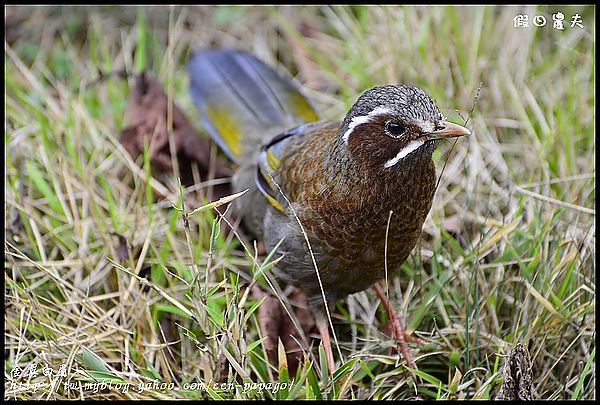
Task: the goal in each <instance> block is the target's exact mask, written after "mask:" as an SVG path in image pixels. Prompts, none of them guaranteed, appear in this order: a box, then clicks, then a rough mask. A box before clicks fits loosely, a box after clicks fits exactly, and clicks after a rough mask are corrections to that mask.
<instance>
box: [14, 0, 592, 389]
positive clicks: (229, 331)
mask: <svg viewBox="0 0 600 405" xmlns="http://www.w3.org/2000/svg"><path fill="white" fill-rule="evenodd" d="M558 12H561V13H562V14H563V15H564V29H563V30H559V29H556V28H554V26H553V21H554V20H553V15H555V17H556V15H557V13H558ZM5 15H6V16H5V23H6V30H5V40H6V42H5V95H6V100H5V114H6V116H5V148H6V153H5V158H6V163H5V198H6V202H5V276H4V283H5V287H4V294H5V296H4V304H5V307H6V309H5V317H4V321H5V329H4V330H5V338H4V344H5V349H4V357H5V362H4V364H5V383H4V384H5V398H7V399H9V398H10V399H42V398H44V399H46V398H51V399H65V398H82V399H101V398H102V399H122V398H123V399H124V398H135V399H168V398H364V399H427V398H439V399H475V398H492V397H494V396H495V394H496V393H497V391H498V389H499V387H500V384H501V382H502V380H503V376H502V369H503V366H504V359H505V357H506V355H508V353H509V352H510V351H511V349H513V348H514V347H515V346H516V345H517V344H519V343H520V344H521V345H522V346H523V348H524V349H526V351H527V353H528V355H529V356H530V362H531V367H532V370H531V371H532V396H533V398H536V399H571V398H573V399H595V263H594V258H595V225H594V220H595V159H594V154H595V128H594V118H595V112H594V111H595V108H594V107H595V94H594V89H595V9H594V7H593V6H588V7H585V6H552V7H535V6H527V7H491V6H490V7H446V6H433V7H398V6H388V7H375V6H354V7H327V6H319V7H250V6H239V7H238V6H235V7H234V6H231V7H213V6H211V7H74V6H69V7H7V8H6V9H5ZM518 15H528V19H529V21H530V26H529V27H518V28H517V27H515V26H514V21H513V19H514V18H515V17H516V16H518ZM536 15H543V16H545V18H546V19H547V21H548V23H547V24H546V25H545V26H540V27H538V26H535V25H533V19H534V16H536ZM576 15H578V16H579V17H581V19H580V20H581V26H579V25H577V24H572V22H573V21H574V18H575V16H576ZM536 21H537V22H538V23H539V20H536ZM571 25H573V26H571ZM208 46H229V47H234V48H237V49H243V50H247V51H250V52H252V53H254V54H256V55H257V56H258V57H259V58H261V59H262V60H264V61H266V62H267V63H269V64H271V65H273V66H275V67H276V68H277V69H278V70H279V71H281V72H286V73H289V74H291V75H293V76H294V77H295V79H296V81H297V82H298V83H300V84H301V85H302V86H303V88H304V89H305V93H306V95H307V96H309V97H310V98H311V99H312V100H313V102H314V104H315V106H316V107H317V109H318V111H319V113H320V115H321V117H323V118H326V119H341V118H342V117H343V115H344V114H345V112H346V111H347V109H348V108H349V106H350V105H351V104H352V103H353V102H354V100H355V99H356V97H357V96H358V95H359V94H360V93H361V92H362V91H364V90H366V89H368V88H370V87H372V86H374V85H378V84H386V83H407V84H415V85H418V86H420V87H422V88H423V89H425V90H426V91H427V93H429V94H430V95H431V96H432V97H433V98H434V99H435V100H437V102H438V105H439V107H440V109H441V110H442V111H443V112H444V114H446V115H447V116H448V118H449V119H450V120H453V121H455V122H457V123H461V124H464V122H465V121H466V120H468V122H467V124H466V125H467V126H468V127H469V128H470V129H471V131H472V132H473V135H472V136H470V137H469V138H468V139H460V140H458V141H457V142H454V141H452V142H449V143H446V144H445V145H443V146H442V148H441V149H440V150H439V151H438V152H436V154H435V155H434V158H435V161H436V166H437V168H438V176H439V177H440V183H439V187H438V191H437V194H436V197H435V200H434V203H433V207H432V210H431V213H430V215H429V217H428V219H427V221H426V223H425V226H424V229H423V234H422V237H421V239H420V241H419V243H418V244H417V247H416V248H415V249H414V250H413V252H412V254H411V256H410V258H409V260H408V261H407V262H406V263H405V264H404V265H403V266H402V269H401V271H400V275H399V277H396V278H393V279H390V280H388V290H389V295H390V298H391V300H392V302H393V303H394V304H395V306H396V308H397V309H398V310H399V311H400V313H401V315H402V318H403V321H404V324H405V326H406V327H407V329H409V330H410V331H412V333H413V334H415V335H416V336H419V337H420V338H422V339H424V340H425V341H426V342H427V344H426V345H425V346H414V345H411V351H412V353H413V356H414V357H415V360H416V364H417V368H418V370H407V369H406V368H405V367H404V366H403V365H402V361H401V356H399V354H398V352H397V351H396V350H395V349H394V347H395V344H394V342H393V341H392V340H391V338H390V337H389V335H388V334H386V330H385V328H384V324H385V322H386V315H385V313H384V312H383V311H382V310H381V308H379V307H378V301H377V298H376V296H375V294H374V293H373V292H372V291H366V292H361V293H358V294H355V295H353V296H350V297H348V298H347V299H346V300H343V301H340V302H338V303H337V306H336V310H335V311H334V313H333V322H334V328H335V332H336V334H335V336H336V339H337V345H339V348H340V351H341V356H342V358H339V356H338V352H337V349H336V350H335V353H336V359H337V363H338V366H339V368H338V370H337V371H336V372H334V373H333V375H328V374H327V373H323V364H324V363H323V361H324V358H323V354H322V352H321V351H320V350H319V349H318V347H316V346H314V347H312V348H306V350H305V360H303V362H302V363H301V365H300V367H299V368H298V371H297V373H296V374H294V375H289V372H288V368H287V366H286V362H285V361H284V359H285V356H279V361H278V362H275V364H271V363H272V362H270V361H269V360H268V359H267V356H266V354H265V349H264V345H265V342H264V340H263V339H261V336H260V333H261V332H260V329H259V328H258V322H259V320H258V317H257V314H258V311H257V308H258V307H259V305H261V304H262V301H260V300H257V299H256V297H255V296H254V295H252V294H251V288H249V283H250V280H249V279H248V278H249V277H248V274H253V275H254V280H255V281H256V283H257V284H258V285H262V286H263V288H264V290H266V291H269V290H270V287H269V285H267V284H266V283H265V278H264V277H262V276H261V273H263V272H264V273H266V274H269V270H270V267H271V266H272V263H273V261H274V260H277V254H276V253H275V254H273V255H271V256H267V257H265V256H264V255H259V256H256V247H255V245H253V244H252V243H251V242H249V241H247V240H245V239H244V238H243V237H242V238H240V237H238V235H237V234H236V233H234V232H231V231H230V229H231V228H230V227H229V225H228V224H227V223H226V222H225V221H224V220H222V219H221V217H219V216H218V215H216V213H215V211H214V210H212V209H211V207H207V208H206V209H202V210H199V211H197V212H196V213H194V214H192V215H188V214H189V213H190V212H191V211H193V210H194V209H196V208H199V207H203V206H205V205H206V204H207V203H208V202H209V201H208V200H207V199H206V198H205V195H206V193H205V191H207V189H209V188H210V187H212V186H213V185H215V184H216V183H215V182H214V181H213V182H211V181H208V182H206V181H204V180H205V179H202V180H203V181H202V182H198V183H197V184H196V185H195V186H192V187H181V186H180V185H179V183H178V180H177V176H176V175H173V174H172V173H167V172H157V171H156V170H152V169H151V165H150V156H149V153H148V152H147V153H144V154H143V156H140V157H139V158H137V159H132V158H131V157H130V156H129V155H128V153H127V152H126V150H125V149H124V148H123V146H122V145H121V144H120V143H119V140H118V139H119V134H120V132H121V130H123V128H125V127H126V126H127V125H128V124H129V123H128V122H127V119H126V114H125V112H126V108H127V107H126V106H127V101H128V98H129V96H130V93H131V89H132V88H133V85H134V82H135V75H136V74H138V73H140V72H141V71H143V70H147V71H149V72H151V73H152V74H153V75H154V76H156V77H157V78H158V82H159V83H160V84H161V85H162V86H163V88H164V89H165V92H166V94H167V95H168V97H169V98H170V99H172V100H174V101H175V102H176V103H177V104H178V105H179V106H180V107H181V109H182V111H183V112H184V114H185V115H186V116H187V117H188V119H189V121H190V122H191V123H192V125H193V126H194V127H195V128H196V130H197V131H198V132H199V133H201V135H200V136H204V137H205V136H206V135H205V133H204V131H203V130H202V128H201V125H200V123H199V119H198V115H197V112H196V111H195V109H194V106H193V103H192V101H191V99H190V97H189V95H188V93H187V84H188V78H187V76H186V71H185V61H186V60H187V58H188V56H189V54H190V52H191V51H192V50H193V49H197V48H202V47H208ZM119 71H126V72H128V73H129V75H128V76H127V77H125V78H123V77H120V76H119V75H109V72H119ZM100 77H103V79H101V80H98V79H99V78H100ZM216 154H217V152H216V148H215V149H213V150H212V156H213V158H214V156H216ZM240 198H243V196H242V197H240ZM225 206H226V205H224V206H223V207H225ZM185 225H188V226H185ZM285 298H286V297H282V299H285ZM316 342H318V340H316ZM337 345H336V346H337ZM336 346H334V347H336ZM390 349H391V350H390ZM86 384H87V385H86Z"/></svg>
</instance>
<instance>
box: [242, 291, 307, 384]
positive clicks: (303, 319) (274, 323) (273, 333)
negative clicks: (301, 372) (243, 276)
mask: <svg viewBox="0 0 600 405" xmlns="http://www.w3.org/2000/svg"><path fill="white" fill-rule="evenodd" d="M252 295H253V296H254V298H256V299H262V298H263V297H265V296H266V298H265V300H264V302H263V303H262V304H261V306H260V307H259V308H258V324H259V327H260V329H261V332H262V334H263V337H266V339H265V341H264V343H263V344H264V348H265V351H266V352H267V356H268V357H269V361H270V362H271V363H272V364H275V365H276V364H279V360H278V352H277V349H278V348H277V342H278V341H279V340H281V342H282V343H283V346H284V347H285V352H286V357H287V364H288V370H289V373H290V375H295V374H296V370H297V369H298V365H299V364H300V362H301V361H302V358H303V356H302V349H301V347H300V346H299V345H298V342H302V338H301V336H300V334H299V333H298V331H297V330H296V328H295V327H294V324H293V323H292V321H291V319H290V317H289V316H288V314H287V313H286V311H285V309H284V308H283V307H282V306H281V303H280V302H279V299H278V298H277V297H275V296H273V295H270V294H267V293H265V292H264V291H262V290H261V289H260V287H258V286H254V288H253V289H252ZM288 299H289V300H290V302H291V303H292V309H293V311H294V313H295V314H296V317H297V318H298V321H299V323H300V327H301V328H302V331H303V333H304V335H305V336H309V335H310V332H311V330H312V329H313V328H314V326H315V321H314V318H313V315H312V313H311V312H310V310H309V309H308V303H307V300H306V296H305V295H304V293H302V291H300V290H299V289H294V291H292V292H291V293H290V295H289V297H288Z"/></svg>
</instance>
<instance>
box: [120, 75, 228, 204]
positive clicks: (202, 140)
mask: <svg viewBox="0 0 600 405" xmlns="http://www.w3.org/2000/svg"><path fill="white" fill-rule="evenodd" d="M168 110H169V100H168V98H167V95H166V94H165V92H164V90H163V88H162V87H161V85H160V84H159V83H158V81H157V80H156V79H155V78H154V77H153V76H152V75H151V74H150V73H149V72H143V73H141V74H140V75H139V76H138V77H137V78H136V81H135V85H134V88H133V89H132V91H131V96H130V97H129V101H128V104H127V110H126V113H125V121H126V122H127V123H128V126H127V127H126V128H124V129H123V130H122V131H121V134H120V137H119V141H120V142H121V143H122V144H123V146H124V147H125V149H126V150H127V151H128V152H129V154H130V155H131V156H132V157H133V158H137V156H139V155H140V154H141V153H143V151H144V141H147V142H148V145H149V152H150V162H151V164H152V168H153V170H158V171H168V172H172V171H173V170H174V168H173V157H172V156H171V147H170V145H169V130H168V127H167V124H168V121H167V117H168ZM172 114H173V125H172V131H171V133H172V137H173V143H174V151H175V154H176V156H175V157H174V158H175V159H176V160H177V166H178V167H179V172H180V175H181V182H182V184H184V185H186V186H190V185H192V184H194V178H193V174H192V173H193V169H192V167H193V165H194V164H196V165H197V167H198V172H199V174H200V177H201V180H202V181H205V180H208V179H209V177H212V178H230V177H231V175H232V169H231V168H230V167H229V166H228V164H227V161H226V160H225V159H221V158H219V157H216V155H215V154H214V153H213V154H212V155H213V158H212V159H211V149H212V146H211V145H212V143H211V141H210V139H208V138H206V137H201V136H200V135H199V134H198V132H196V131H195V130H194V128H193V127H192V125H191V124H190V123H189V121H188V120H187V118H186V117H185V115H184V114H183V112H182V111H181V109H180V108H179V107H178V106H177V105H176V104H175V103H173V105H172ZM211 165H212V166H213V167H212V168H211ZM209 175H210V176H209ZM229 194H231V185H230V183H229V182H227V183H225V184H218V185H215V186H213V188H212V193H209V194H208V195H207V198H208V199H214V198H221V197H223V196H226V195H229Z"/></svg>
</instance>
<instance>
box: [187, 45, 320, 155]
mask: <svg viewBox="0 0 600 405" xmlns="http://www.w3.org/2000/svg"><path fill="white" fill-rule="evenodd" d="M187 67H188V73H189V75H190V79H191V83H190V93H191V95H192V98H193V100H194V103H195V104H196V107H197V108H198V110H199V111H200V116H201V119H202V122H203V124H204V126H205V128H206V130H207V131H208V132H209V134H210V135H211V137H212V138H213V139H214V140H215V141H216V142H217V144H218V145H219V146H220V147H221V148H222V149H223V151H224V152H225V153H226V154H227V155H228V156H229V157H230V158H231V159H232V160H233V161H235V162H239V161H240V160H242V159H243V158H244V157H245V156H248V153H250V154H252V153H255V152H257V151H258V149H259V147H260V145H261V144H263V143H265V142H267V141H268V140H269V139H270V138H271V137H272V136H274V135H276V134H277V133H278V132H281V131H283V130H285V129H288V128H290V127H293V126H295V125H298V124H301V123H303V122H309V121H316V120H318V115H317V114H316V112H315V110H314V108H313V107H312V104H311V102H310V101H309V100H308V99H307V98H306V97H305V96H304V95H302V93H301V91H300V89H299V86H298V85H296V84H295V83H294V82H293V81H292V80H291V79H290V78H288V77H284V76H282V75H280V74H279V73H277V72H276V71H275V70H273V69H272V68H271V67H269V66H267V65H266V64H264V63H263V62H261V61H260V60H259V59H257V58H256V57H254V56H252V55H250V54H248V53H245V52H241V51H236V50H233V49H226V48H223V49H209V50H203V51H199V52H197V53H195V54H194V55H193V56H192V58H191V59H190V60H189V62H188V65H187Z"/></svg>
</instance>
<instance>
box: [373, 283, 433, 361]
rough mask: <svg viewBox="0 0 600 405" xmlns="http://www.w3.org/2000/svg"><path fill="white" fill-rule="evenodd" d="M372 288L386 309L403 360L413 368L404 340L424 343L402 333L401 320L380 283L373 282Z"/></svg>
mask: <svg viewBox="0 0 600 405" xmlns="http://www.w3.org/2000/svg"><path fill="white" fill-rule="evenodd" d="M373 289H374V290H375V293H376V294H377V297H378V298H379V300H380V301H381V303H382V304H383V307H384V308H385V310H386V311H387V313H388V315H389V317H390V322H391V325H392V331H393V334H394V338H396V339H397V340H398V349H400V352H401V353H402V357H404V360H406V363H407V364H408V366H409V367H410V368H414V366H415V365H414V362H413V360H412V357H411V356H410V352H409V351H408V346H406V342H407V341H412V342H417V343H421V344H425V342H424V341H423V340H421V339H419V338H415V337H412V336H409V335H406V334H405V333H404V329H403V328H402V322H401V321H400V317H399V316H398V313H397V312H396V309H394V307H393V306H392V304H391V303H390V301H389V300H388V299H387V297H386V296H385V292H384V291H383V288H382V287H381V285H380V284H379V283H375V284H373Z"/></svg>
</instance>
